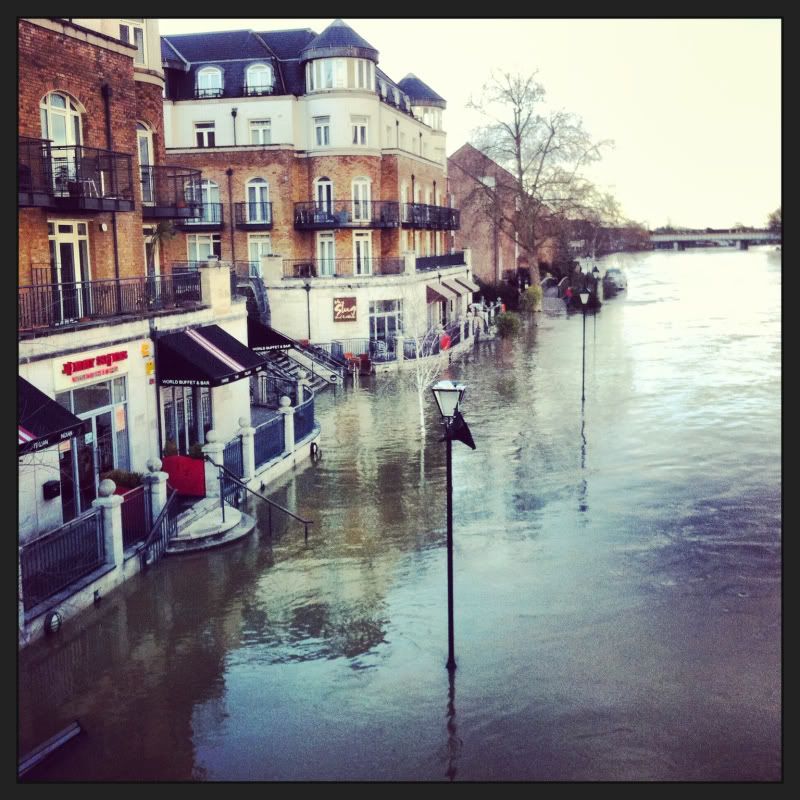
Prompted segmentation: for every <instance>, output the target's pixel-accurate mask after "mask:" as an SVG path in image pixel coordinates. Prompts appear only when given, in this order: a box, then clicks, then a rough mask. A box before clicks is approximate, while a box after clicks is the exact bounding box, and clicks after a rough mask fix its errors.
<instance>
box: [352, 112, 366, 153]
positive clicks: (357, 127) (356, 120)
mask: <svg viewBox="0 0 800 800" xmlns="http://www.w3.org/2000/svg"><path fill="white" fill-rule="evenodd" d="M350 131H351V133H352V136H351V137H350V139H351V144H353V145H354V146H356V147H366V146H367V144H368V142H369V139H368V138H367V136H368V132H369V117H364V116H351V117H350Z"/></svg>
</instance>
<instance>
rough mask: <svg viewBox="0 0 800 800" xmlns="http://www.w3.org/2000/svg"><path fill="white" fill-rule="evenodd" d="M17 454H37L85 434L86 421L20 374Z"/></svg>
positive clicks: (18, 378) (18, 384) (18, 381)
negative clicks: (46, 448)
mask: <svg viewBox="0 0 800 800" xmlns="http://www.w3.org/2000/svg"><path fill="white" fill-rule="evenodd" d="M17 419H18V420H19V421H18V423H17V433H18V439H17V453H18V454H19V455H22V454H23V453H35V452H37V451H38V450H44V448H45V447H51V446H52V445H54V444H57V443H58V442H63V441H64V440H65V439H71V438H72V437H73V436H77V435H78V434H80V433H83V429H84V427H85V425H86V421H85V420H82V419H78V418H77V417H76V416H75V415H74V414H73V413H72V412H71V411H67V409H66V408H64V406H62V405H59V404H58V403H56V401H55V400H53V399H52V398H51V397H48V396H47V395H46V394H45V393H44V392H40V391H39V390H38V389H37V388H36V387H35V386H33V385H32V384H30V383H28V381H26V380H25V378H21V377H20V376H19V375H17Z"/></svg>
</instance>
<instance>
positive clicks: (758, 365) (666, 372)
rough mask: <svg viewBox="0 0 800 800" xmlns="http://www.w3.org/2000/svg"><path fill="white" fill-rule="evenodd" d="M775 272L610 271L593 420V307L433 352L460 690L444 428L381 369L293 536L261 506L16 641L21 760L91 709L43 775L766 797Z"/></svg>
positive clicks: (773, 568) (596, 324)
mask: <svg viewBox="0 0 800 800" xmlns="http://www.w3.org/2000/svg"><path fill="white" fill-rule="evenodd" d="M778 255H779V254H775V253H771V252H766V251H764V250H751V251H749V252H746V253H739V252H733V251H729V250H720V251H718V252H717V251H687V252H684V253H672V252H653V253H648V254H643V255H635V256H616V257H613V259H612V260H614V261H617V262H620V263H622V264H623V265H624V266H625V268H626V269H627V271H628V283H629V289H628V292H627V293H626V294H623V295H621V296H619V297H617V298H614V299H613V300H609V301H607V302H606V303H605V304H604V306H603V308H602V310H601V311H600V313H599V314H598V315H597V317H596V318H592V317H589V318H587V320H586V402H585V404H583V405H582V404H581V402H580V389H581V342H582V324H583V321H582V319H581V317H580V316H571V317H568V318H567V317H564V316H561V317H558V318H551V317H548V316H546V315H542V316H541V318H540V319H539V321H538V324H537V325H534V326H530V327H529V328H528V329H527V330H526V331H525V333H524V335H523V336H522V337H521V338H520V339H519V340H518V341H514V342H508V341H506V342H503V341H493V342H484V343H482V344H481V346H480V348H478V349H477V350H475V351H473V352H471V353H470V354H469V355H468V356H467V357H466V358H464V359H463V360H461V361H458V362H454V363H453V364H452V365H451V367H450V369H449V371H448V373H447V374H448V376H450V377H455V378H459V379H461V380H464V381H465V382H466V383H467V384H468V386H469V389H468V393H467V397H466V400H465V404H464V413H465V416H466V418H467V420H468V422H469V425H470V427H471V429H472V432H473V435H474V438H475V441H476V443H477V445H478V449H477V450H476V451H474V452H473V451H470V450H468V449H467V448H466V447H463V446H461V445H460V444H455V445H454V504H455V521H454V528H455V581H456V583H455V598H456V615H455V621H456V658H457V661H458V665H459V667H458V670H457V672H456V674H455V682H454V684H453V685H452V686H449V685H448V681H447V672H446V670H445V669H444V663H445V660H446V654H447V652H446V651H447V638H446V637H447V634H446V578H445V555H444V538H445V529H444V525H445V515H444V498H445V492H444V448H443V445H442V444H441V443H440V442H439V441H438V439H439V436H440V433H439V430H438V428H439V426H438V424H437V420H436V418H435V417H436V416H437V415H436V413H435V409H434V404H433V402H432V400H431V399H430V397H426V400H425V404H426V411H425V413H426V427H427V431H426V434H425V436H424V438H423V437H422V436H421V434H420V430H419V420H418V412H417V401H416V395H415V394H414V392H413V391H411V390H410V389H409V386H408V383H407V382H406V380H405V379H404V378H403V377H402V376H391V375H384V376H381V377H380V378H378V379H375V380H374V381H373V380H369V381H365V382H363V383H362V385H361V387H360V388H358V389H356V390H348V391H347V392H344V393H342V392H340V393H339V394H338V395H337V396H335V397H334V396H332V395H330V394H328V395H324V396H322V397H320V398H319V399H318V414H319V416H320V419H321V423H322V426H323V440H322V450H323V458H322V460H321V462H319V464H317V465H314V466H307V467H306V468H304V469H302V470H299V471H297V472H296V473H295V474H294V475H292V476H290V478H289V479H287V481H286V482H285V484H284V485H283V486H281V487H280V488H276V489H275V491H274V495H273V496H274V497H275V499H276V500H277V501H278V502H281V503H283V504H285V505H287V506H288V507H290V508H292V509H295V510H296V511H297V512H298V513H300V514H301V515H303V516H306V517H311V518H313V519H314V520H315V524H314V526H313V528H312V531H311V534H310V537H309V542H308V543H304V541H303V535H302V528H300V529H297V528H296V527H292V526H284V525H283V524H279V523H277V522H276V528H275V530H274V532H273V535H272V536H270V535H269V533H268V530H267V517H266V512H265V511H264V509H263V508H258V509H254V512H253V513H256V514H257V516H258V520H259V532H257V533H256V534H255V535H254V536H252V537H250V538H249V539H247V540H245V541H244V542H242V543H240V544H239V545H236V546H235V547H233V548H229V549H227V550H222V551H219V552H216V553H209V554H204V555H200V556H192V557H187V558H184V559H167V560H166V561H164V562H162V563H161V564H159V566H158V568H157V569H155V570H151V571H149V572H148V573H146V574H145V575H143V576H141V577H139V578H137V579H134V580H132V581H130V582H129V583H128V584H127V585H126V586H125V587H123V588H122V589H121V590H119V591H118V592H117V594H116V595H114V596H109V597H108V598H106V599H104V601H103V604H102V607H101V608H99V609H98V610H91V611H89V612H87V614H86V615H85V616H84V618H83V620H82V621H81V622H80V623H78V622H77V621H76V622H74V623H70V624H69V625H68V626H67V627H66V629H65V631H64V633H63V635H62V637H61V638H60V639H58V640H55V641H47V642H43V643H41V644H40V645H37V646H34V647H31V648H29V649H28V650H27V651H24V652H23V654H22V657H21V663H20V696H21V709H20V743H21V744H20V749H21V750H22V751H23V752H24V751H25V750H27V749H28V748H30V747H32V746H34V745H35V744H38V743H39V742H41V741H42V740H43V739H45V738H47V737H48V736H50V735H52V733H54V732H55V731H56V730H58V729H59V728H61V727H63V726H64V725H66V724H67V723H68V722H69V721H71V720H72V719H75V718H78V719H80V720H81V722H82V724H83V725H84V727H85V728H86V730H87V732H88V733H87V735H85V736H84V737H82V738H81V739H80V740H78V741H77V742H76V743H74V744H73V745H71V746H70V748H69V752H68V753H67V752H65V753H64V754H63V755H59V756H56V757H54V758H53V759H52V760H51V762H50V763H49V765H48V766H47V769H46V770H45V771H44V772H43V773H42V774H41V777H44V778H51V779H52V778H72V779H80V778H89V779H96V778H105V779H125V778H127V779H137V778H139V779H162V780H163V779H192V778H194V779H212V780H213V779H239V780H249V779H290V780H292V779H294V780H303V779H334V780H336V779H348V778H355V779H370V778H377V779H400V780H402V779H412V780H413V779H422V780H427V779H435V780H444V779H447V778H453V777H455V778H456V779H473V780H479V779H489V780H491V779H494V780H504V779H505V780H507V779H528V780H553V779H555V780H651V779H655V780H659V779H660V780H692V779H699V780H709V779H711V780H741V779H754V780H759V779H760V780H774V779H776V778H777V777H778V776H779V774H780V765H781V751H780V719H781V717H780V690H781V685H780V575H781V555H780V503H781V496H780V478H781V474H780V432H779V424H780V410H781V409H780V319H781V309H780V296H781V295H780V279H781V273H780V261H779V258H778ZM423 441H424V446H421V442H423ZM65 751H66V748H65Z"/></svg>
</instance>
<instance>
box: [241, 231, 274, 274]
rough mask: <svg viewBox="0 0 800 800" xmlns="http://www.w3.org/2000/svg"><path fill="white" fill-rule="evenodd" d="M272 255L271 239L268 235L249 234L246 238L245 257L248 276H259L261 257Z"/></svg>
mask: <svg viewBox="0 0 800 800" xmlns="http://www.w3.org/2000/svg"><path fill="white" fill-rule="evenodd" d="M271 255H272V239H271V238H270V235H269V234H268V233H251V234H248V236H247V256H248V260H249V261H250V274H251V275H256V276H260V275H261V256H271Z"/></svg>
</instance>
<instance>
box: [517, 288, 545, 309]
mask: <svg viewBox="0 0 800 800" xmlns="http://www.w3.org/2000/svg"><path fill="white" fill-rule="evenodd" d="M541 304H542V287H541V286H538V285H537V284H533V285H531V286H529V287H528V288H527V289H526V290H525V292H524V293H523V295H522V299H521V300H520V304H519V307H520V309H521V310H522V311H528V312H531V311H536V309H538V308H541Z"/></svg>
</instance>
